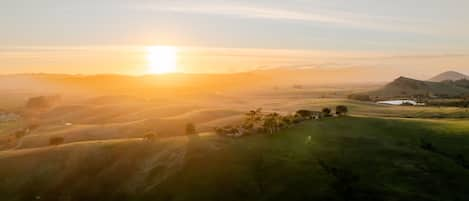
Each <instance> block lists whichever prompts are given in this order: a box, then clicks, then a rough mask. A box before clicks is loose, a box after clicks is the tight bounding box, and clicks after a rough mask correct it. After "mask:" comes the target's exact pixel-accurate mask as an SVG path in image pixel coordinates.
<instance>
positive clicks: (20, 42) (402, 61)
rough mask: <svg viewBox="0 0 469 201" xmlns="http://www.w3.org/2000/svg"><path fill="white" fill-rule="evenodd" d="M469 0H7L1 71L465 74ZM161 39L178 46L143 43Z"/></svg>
mask: <svg viewBox="0 0 469 201" xmlns="http://www.w3.org/2000/svg"><path fill="white" fill-rule="evenodd" d="M468 7H469V3H468V1H463V0H452V1H440V0H412V1H403V0H398V1H392V2H388V1H372V0H355V1H353V2H349V1H342V0H331V1H318V0H311V1H303V0H294V1H280V0H274V1H262V0H259V1H244V0H243V1H231V0H229V1H216V0H202V1H188V0H179V1H144V0H137V1H126V0H116V1H92V0H84V1H58V0H47V1H28V2H27V3H25V2H23V1H6V2H3V3H2V6H0V12H1V13H2V15H3V16H6V17H2V18H1V19H0V23H1V24H2V26H1V27H0V33H1V34H0V36H1V37H0V74H6V73H8V74H9V73H39V72H43V73H66V74H129V75H142V74H155V73H159V74H161V73H167V72H175V71H177V72H181V73H233V72H245V71H253V70H264V69H273V68H286V69H295V68H321V69H324V68H325V69H337V68H371V69H378V70H383V73H381V74H380V75H377V76H381V77H382V79H383V80H389V79H391V78H392V77H393V76H395V74H393V75H389V74H387V73H385V72H387V71H390V69H393V72H399V73H400V74H404V75H408V76H411V77H416V78H428V77H431V76H432V75H434V74H436V73H439V72H441V71H444V70H457V71H462V72H465V73H469V70H468V69H469V68H468V66H469V39H468V37H467V35H469V28H468V26H467V20H468V19H469V14H468V12H467V10H466V8H468ZM435 13H438V14H435ZM159 45H160V46H171V47H174V48H175V49H176V50H177V54H173V53H170V52H173V50H170V49H166V50H158V48H156V49H157V50H149V49H151V48H149V47H152V46H159ZM163 49H164V48H163ZM173 57H175V58H173ZM396 74H397V73H396Z"/></svg>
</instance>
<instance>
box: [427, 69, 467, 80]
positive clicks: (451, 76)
mask: <svg viewBox="0 0 469 201" xmlns="http://www.w3.org/2000/svg"><path fill="white" fill-rule="evenodd" d="M462 79H469V76H467V75H464V74H462V73H459V72H456V71H446V72H444V73H441V74H438V75H437V76H435V77H433V78H431V79H430V80H429V81H431V82H442V81H447V80H451V81H456V80H462Z"/></svg>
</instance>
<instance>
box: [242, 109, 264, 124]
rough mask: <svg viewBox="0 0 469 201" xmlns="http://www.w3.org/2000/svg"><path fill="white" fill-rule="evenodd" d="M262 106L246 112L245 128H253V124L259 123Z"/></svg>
mask: <svg viewBox="0 0 469 201" xmlns="http://www.w3.org/2000/svg"><path fill="white" fill-rule="evenodd" d="M262 118H263V116H262V108H257V109H256V110H251V111H249V112H248V113H246V120H245V126H244V127H246V128H253V127H254V125H256V124H257V123H259V122H260V121H261V120H262Z"/></svg>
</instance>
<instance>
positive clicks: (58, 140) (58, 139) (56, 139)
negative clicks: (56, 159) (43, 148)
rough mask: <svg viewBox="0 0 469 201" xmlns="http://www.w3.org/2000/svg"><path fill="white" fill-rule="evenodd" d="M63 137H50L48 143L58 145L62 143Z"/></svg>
mask: <svg viewBox="0 0 469 201" xmlns="http://www.w3.org/2000/svg"><path fill="white" fill-rule="evenodd" d="M64 141H65V140H64V138H63V137H51V138H50V139H49V145H60V144H63V143H64Z"/></svg>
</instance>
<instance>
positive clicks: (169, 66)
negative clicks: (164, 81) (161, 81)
mask: <svg viewBox="0 0 469 201" xmlns="http://www.w3.org/2000/svg"><path fill="white" fill-rule="evenodd" d="M177 53H178V49H177V48H176V47H172V46H152V47H148V48H147V60H148V71H149V73H152V74H164V73H172V72H176V68H177Z"/></svg>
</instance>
